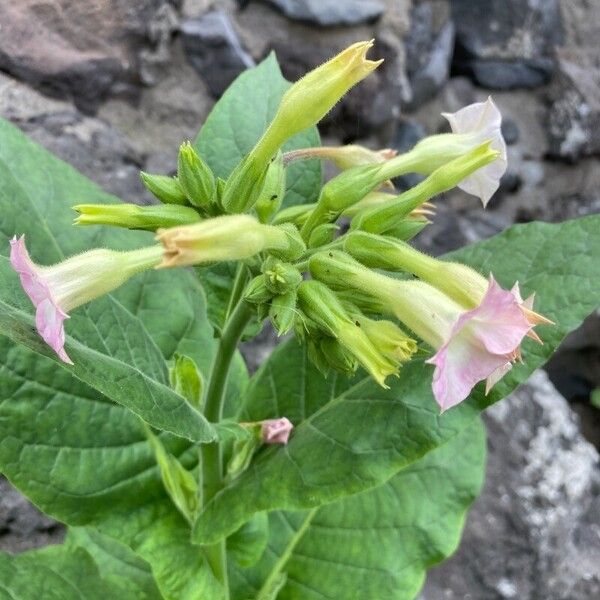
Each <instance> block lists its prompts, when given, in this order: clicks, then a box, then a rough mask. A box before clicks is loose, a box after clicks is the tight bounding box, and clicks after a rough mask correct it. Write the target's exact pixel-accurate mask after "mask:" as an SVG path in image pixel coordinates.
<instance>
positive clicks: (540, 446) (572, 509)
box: [422, 371, 600, 600]
mask: <svg viewBox="0 0 600 600" xmlns="http://www.w3.org/2000/svg"><path fill="white" fill-rule="evenodd" d="M485 420H486V423H487V427H488V449H489V454H488V464H487V480H486V484H485V488H484V490H483V493H482V495H481V497H480V498H479V499H478V500H477V501H476V502H475V505H474V507H473V509H472V510H471V512H470V514H469V517H468V520H467V525H466V528H465V532H464V537H463V540H462V543H461V546H460V549H459V551H458V552H457V553H456V555H454V556H453V557H452V558H451V559H450V560H449V561H447V562H446V563H444V564H443V565H441V566H439V567H437V568H435V569H433V570H432V571H431V572H430V574H429V576H428V580H427V583H426V585H425V588H424V590H423V593H422V599H423V600H439V599H441V598H443V599H445V600H455V599H456V600H458V599H461V600H464V599H472V600H504V599H505V600H510V599H517V598H518V599H519V600H540V599H542V598H544V599H548V600H550V599H552V600H590V599H591V598H598V597H600V527H599V525H598V523H600V496H599V492H600V471H599V469H598V466H599V459H598V453H597V451H596V450H595V449H594V447H593V446H592V445H591V444H590V443H588V442H587V441H586V440H585V439H584V438H583V437H582V435H581V433H580V431H579V427H578V423H577V419H576V417H575V416H574V415H573V413H572V411H571V410H570V408H569V405H568V404H567V402H566V401H565V400H564V398H562V396H560V394H558V392H557V391H556V390H555V388H554V387H553V386H552V384H551V383H550V382H549V381H548V378H547V376H546V375H545V374H544V373H543V372H542V371H538V372H536V373H535V374H534V375H533V376H532V377H531V379H530V380H529V382H528V383H526V384H525V385H523V386H522V387H521V388H520V389H519V390H518V391H517V392H515V393H514V394H512V396H510V397H509V398H507V399H506V400H503V401H502V402H500V403H499V404H497V405H496V406H494V407H493V408H491V409H490V410H488V411H487V413H486V415H485Z"/></svg>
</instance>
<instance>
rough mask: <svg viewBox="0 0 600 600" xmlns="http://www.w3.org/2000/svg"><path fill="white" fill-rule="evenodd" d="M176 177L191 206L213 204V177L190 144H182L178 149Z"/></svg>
mask: <svg viewBox="0 0 600 600" xmlns="http://www.w3.org/2000/svg"><path fill="white" fill-rule="evenodd" d="M177 177H178V178H179V183H180V185H181V187H182V189H183V191H184V192H185V195H186V196H187V198H188V200H189V201H190V203H191V204H193V205H194V206H198V207H203V206H207V205H209V204H210V203H211V202H213V200H214V198H215V194H216V184H215V178H214V175H213V173H212V171H211V170H210V168H209V166H208V165H207V164H206V163H205V162H204V161H203V160H202V159H201V158H200V156H199V155H198V153H197V152H196V151H195V150H194V148H193V147H192V145H191V144H190V142H184V143H183V144H181V146H180V148H179V156H178V158H177Z"/></svg>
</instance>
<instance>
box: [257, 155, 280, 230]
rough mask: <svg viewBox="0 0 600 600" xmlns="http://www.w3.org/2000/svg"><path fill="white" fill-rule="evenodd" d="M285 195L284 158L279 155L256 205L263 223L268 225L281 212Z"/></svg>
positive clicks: (269, 169) (268, 172)
mask: <svg viewBox="0 0 600 600" xmlns="http://www.w3.org/2000/svg"><path fill="white" fill-rule="evenodd" d="M284 195H285V167H284V165H283V157H282V155H281V153H279V154H278V155H277V156H276V157H275V158H274V159H273V160H272V161H271V163H270V164H269V167H268V169H267V174H266V177H265V182H264V186H263V188H262V190H261V192H260V196H259V197H258V200H257V201H256V204H255V205H254V209H255V210H256V214H257V215H258V218H259V220H260V221H261V223H268V222H269V221H270V219H271V217H272V216H273V215H274V214H275V213H276V212H277V211H278V210H279V207H280V206H281V202H282V201H283V197H284Z"/></svg>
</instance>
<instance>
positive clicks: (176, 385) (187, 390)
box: [169, 354, 204, 411]
mask: <svg viewBox="0 0 600 600" xmlns="http://www.w3.org/2000/svg"><path fill="white" fill-rule="evenodd" d="M169 381H170V382H171V387H172V388H173V389H174V390H175V391H176V392H177V393H178V394H179V395H180V396H183V397H184V398H185V399H186V400H187V401H188V404H190V405H191V406H193V407H194V408H195V409H197V410H200V411H201V410H202V401H203V398H202V392H203V389H204V379H203V377H202V373H200V371H199V370H198V367H197V366H196V363H195V362H194V361H193V360H192V359H191V358H190V357H189V356H185V355H183V354H175V356H174V364H173V366H172V367H171V368H170V369H169Z"/></svg>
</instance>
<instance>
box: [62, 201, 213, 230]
mask: <svg viewBox="0 0 600 600" xmlns="http://www.w3.org/2000/svg"><path fill="white" fill-rule="evenodd" d="M73 210H75V211H77V212H78V213H79V216H78V217H77V218H76V219H75V221H74V224H75V225H111V226H113V227H126V228H127V229H145V230H148V231H156V230H157V229H159V228H161V227H177V226H178V225H190V224H192V223H197V222H198V221H200V220H201V218H200V215H199V214H198V213H197V212H196V211H195V210H194V209H193V208H191V207H189V206H177V205H175V204H157V205H152V206H138V205H137V204H78V205H76V206H74V207H73Z"/></svg>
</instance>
